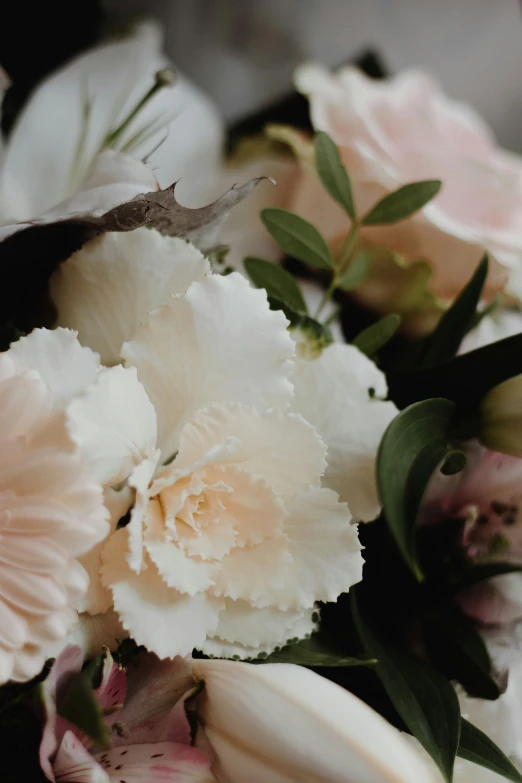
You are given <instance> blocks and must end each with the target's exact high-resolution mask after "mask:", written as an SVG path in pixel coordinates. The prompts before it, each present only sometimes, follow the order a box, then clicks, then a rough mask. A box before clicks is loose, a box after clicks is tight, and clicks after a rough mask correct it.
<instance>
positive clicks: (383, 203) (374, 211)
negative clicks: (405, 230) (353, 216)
mask: <svg viewBox="0 0 522 783" xmlns="http://www.w3.org/2000/svg"><path fill="white" fill-rule="evenodd" d="M441 185H442V182H441V181H440V180H439V179H427V180H423V181H422V182H410V183H409V184H408V185H403V186H402V187H401V188H399V189H398V190H395V191H394V192H393V193H388V195H387V196H384V198H382V199H381V200H380V201H378V202H377V204H375V206H373V207H372V208H371V209H370V211H369V212H367V214H366V215H365V216H364V217H363V219H362V220H361V225H363V226H384V225H389V224H390V223H398V222H399V221H400V220H405V218H408V217H410V215H413V213H414V212H417V211H418V210H419V209H422V207H424V206H426V204H427V203H428V202H429V201H431V200H432V198H434V197H435V196H436V195H437V193H438V192H439V190H440V188H441Z"/></svg>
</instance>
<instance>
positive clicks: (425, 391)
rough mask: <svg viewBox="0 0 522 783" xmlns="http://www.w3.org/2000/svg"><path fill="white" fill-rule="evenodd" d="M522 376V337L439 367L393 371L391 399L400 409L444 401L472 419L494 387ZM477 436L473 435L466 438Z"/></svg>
mask: <svg viewBox="0 0 522 783" xmlns="http://www.w3.org/2000/svg"><path fill="white" fill-rule="evenodd" d="M521 373H522V334H515V335H513V337H505V338H504V339H503V340H498V341H497V342H495V343H490V344H488V345H485V346H484V347H483V348H477V350H475V351H470V352H469V353H466V354H463V355H462V356H456V357H455V358H454V359H451V360H450V361H447V362H441V363H440V364H437V365H433V366H429V367H422V368H420V369H415V370H406V371H404V370H395V371H390V372H389V373H388V374H387V380H388V390H389V396H390V398H391V399H392V400H393V401H394V403H395V404H396V405H397V406H398V407H399V408H405V407H406V406H407V405H410V404H411V403H412V402H416V401H418V400H425V399H427V398H431V397H445V398H446V399H448V400H452V401H453V402H454V403H455V404H456V406H457V408H458V409H460V411H459V412H461V413H462V414H466V415H469V414H470V413H471V412H473V410H474V409H476V408H477V407H478V406H479V404H480V402H481V400H482V398H483V397H484V395H485V394H487V392H488V391H490V390H491V389H492V388H493V387H494V386H497V385H498V384H499V383H502V382H503V381H506V380H507V379H508V378H512V377H513V376H515V375H520V374H521ZM477 423H478V421H477ZM475 434H476V433H475V432H471V433H470V434H469V435H467V438H471V437H474V435H475Z"/></svg>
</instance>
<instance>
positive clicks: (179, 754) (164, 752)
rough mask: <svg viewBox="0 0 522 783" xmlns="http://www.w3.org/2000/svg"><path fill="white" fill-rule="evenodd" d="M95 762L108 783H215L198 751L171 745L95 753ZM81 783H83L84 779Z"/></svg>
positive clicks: (160, 743) (208, 765)
mask: <svg viewBox="0 0 522 783" xmlns="http://www.w3.org/2000/svg"><path fill="white" fill-rule="evenodd" d="M96 759H97V761H99V764H100V766H101V767H102V768H103V771H104V772H105V774H106V775H108V780H109V781H111V783H113V782H114V783H121V781H125V783H214V781H215V778H214V776H213V775H212V773H211V772H210V763H209V761H208V760H207V759H206V758H205V756H204V755H203V754H202V753H200V752H199V750H196V748H191V747H190V746H187V745H179V744H177V743H174V742H156V743H150V744H146V745H128V746H127V747H125V748H123V747H120V748H112V749H111V750H109V751H106V752H105V753H100V754H98V755H97V756H96ZM100 780H101V779H100ZM79 781H80V779H79ZM81 783H84V781H83V779H81ZM89 783H91V781H89ZM96 783H98V781H96Z"/></svg>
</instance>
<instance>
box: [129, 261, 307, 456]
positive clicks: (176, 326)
mask: <svg viewBox="0 0 522 783" xmlns="http://www.w3.org/2000/svg"><path fill="white" fill-rule="evenodd" d="M286 326H287V321H286V319H285V317H284V316H283V314H282V313H281V312H274V311H271V310H270V309H269V307H268V302H267V299H266V295H265V293H264V292H263V291H260V290H254V289H253V288H251V287H250V286H249V285H248V283H247V281H246V280H245V279H244V278H243V277H241V275H239V274H235V273H234V274H231V275H228V276H227V277H222V276H220V275H212V276H208V277H207V278H205V280H203V281H202V282H199V283H193V284H192V285H191V287H190V288H189V290H188V291H187V293H186V294H185V295H184V296H178V297H172V298H171V299H170V300H169V302H168V304H166V305H165V306H164V307H163V308H162V309H161V310H159V311H158V312H156V313H154V314H152V315H151V317H150V319H149V320H148V321H147V323H145V324H143V325H142V326H141V328H140V329H139V330H138V332H137V334H136V335H135V337H134V339H133V340H131V341H130V342H128V343H125V345H124V347H123V351H122V356H123V357H124V359H125V361H126V364H127V365H134V366H135V367H137V369H138V378H139V379H140V381H141V382H142V383H143V385H144V386H145V388H146V390H147V392H148V394H149V397H150V398H151V400H152V402H153V404H154V407H155V408H156V413H157V415H158V432H159V445H160V448H161V451H162V454H163V457H164V458H165V459H167V458H169V457H170V456H171V455H172V454H173V453H174V452H175V451H177V449H178V445H179V437H180V433H181V430H182V429H183V427H184V425H185V424H186V423H187V421H188V420H189V419H190V417H191V416H192V415H193V414H194V413H195V412H196V411H197V410H199V409H200V408H204V407H206V406H207V405H209V404H211V403H213V402H240V403H244V404H247V405H254V406H256V407H260V408H261V409H264V408H266V407H270V406H275V405H281V404H285V403H287V402H288V401H289V399H290V397H291V394H292V386H291V383H290V381H289V379H288V375H289V372H290V369H291V363H290V360H291V359H292V357H293V353H294V347H293V342H292V340H291V338H290V337H289V335H288V333H287V331H286Z"/></svg>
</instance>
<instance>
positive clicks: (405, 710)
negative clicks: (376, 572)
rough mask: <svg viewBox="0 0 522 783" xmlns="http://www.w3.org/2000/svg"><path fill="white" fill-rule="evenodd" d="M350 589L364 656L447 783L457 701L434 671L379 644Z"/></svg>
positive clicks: (457, 716) (457, 723) (457, 727)
mask: <svg viewBox="0 0 522 783" xmlns="http://www.w3.org/2000/svg"><path fill="white" fill-rule="evenodd" d="M355 593H356V591H355V590H351V591H350V595H351V602H352V616H353V619H354V622H355V627H356V629H357V633H358V635H359V638H360V640H361V642H362V643H363V645H364V647H365V649H366V653H367V654H368V655H369V656H371V657H375V658H376V659H377V663H376V664H375V672H376V674H377V676H378V677H379V679H380V681H381V683H382V685H383V686H384V689H385V690H386V693H387V694H388V696H389V698H390V699H391V701H392V703H393V705H394V707H395V709H396V710H397V712H398V713H399V715H400V716H401V718H402V720H403V721H404V723H405V724H406V726H407V727H408V729H409V730H410V731H411V733H412V734H413V736H414V737H416V738H417V739H418V741H419V742H420V743H421V745H422V746H423V747H424V748H425V749H426V750H427V752H428V753H429V754H430V756H431V757H432V759H433V760H434V761H435V763H436V764H437V766H438V767H439V769H440V770H441V772H442V774H443V775H444V778H445V779H446V780H447V781H451V780H452V777H453V765H454V762H455V755H456V752H457V747H458V744H459V734H460V709H459V700H458V698H457V694H456V693H455V689H454V688H453V686H452V685H451V683H450V682H449V681H448V680H447V679H446V678H445V677H443V676H442V675H441V674H439V673H438V672H437V671H435V670H434V669H432V668H431V667H429V666H426V665H425V664H424V663H421V662H420V661H419V660H417V659H416V658H413V657H412V656H410V655H406V654H403V653H402V652H400V651H399V650H397V649H395V648H393V647H392V646H391V645H389V644H383V643H381V642H380V641H379V639H378V638H377V636H375V634H374V633H373V631H372V630H370V628H369V626H368V625H367V624H366V623H365V622H364V621H363V619H362V618H361V615H360V613H359V609H358V606H357V598H356V595H355Z"/></svg>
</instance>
